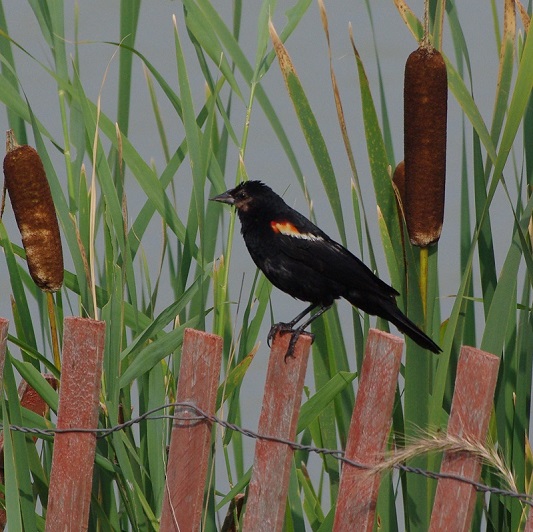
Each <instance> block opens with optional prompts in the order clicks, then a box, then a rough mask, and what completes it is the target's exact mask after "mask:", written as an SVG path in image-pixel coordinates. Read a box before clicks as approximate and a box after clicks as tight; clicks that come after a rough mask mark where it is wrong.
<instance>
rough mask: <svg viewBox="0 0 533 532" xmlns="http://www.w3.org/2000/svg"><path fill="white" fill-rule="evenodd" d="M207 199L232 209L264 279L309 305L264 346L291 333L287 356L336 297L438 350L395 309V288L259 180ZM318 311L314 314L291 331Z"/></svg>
mask: <svg viewBox="0 0 533 532" xmlns="http://www.w3.org/2000/svg"><path fill="white" fill-rule="evenodd" d="M211 199H212V200H213V201H220V202H222V203H227V204H229V205H234V206H235V207H236V209H237V214H238V215H239V219H240V221H241V233H242V236H243V238H244V242H245V243H246V247H247V248H248V251H249V252H250V255H251V256H252V259H253V261H254V262H255V264H256V265H257V267H258V268H259V269H260V270H261V271H262V272H263V273H264V274H265V276H266V277H267V279H268V280H269V281H270V282H271V283H272V284H273V285H274V286H276V287H278V288H279V289H280V290H282V291H283V292H286V293H287V294H289V295H291V296H292V297H295V298H297V299H301V300H302V301H308V302H309V303H311V304H310V305H309V307H307V308H306V309H305V310H304V311H303V312H302V313H301V314H298V316H296V318H294V319H293V320H292V321H290V322H289V323H277V324H275V325H274V326H273V327H272V328H271V330H270V333H269V335H268V340H269V342H270V340H271V339H272V338H273V337H274V335H275V334H276V333H277V332H278V331H281V332H291V333H292V338H291V341H290V343H289V349H288V351H287V354H286V357H287V356H292V354H293V351H294V346H295V345H296V341H297V340H298V337H299V336H300V335H301V334H302V333H305V334H308V333H306V332H305V328H306V327H307V326H308V325H309V324H310V323H311V322H312V321H314V320H315V319H316V318H318V316H320V315H321V314H323V313H324V312H325V311H326V310H328V309H329V308H330V307H331V306H332V305H333V303H334V301H335V300H336V299H338V298H340V297H343V298H344V299H346V300H348V301H349V302H350V303H351V304H352V305H354V306H355V307H358V308H360V309H361V310H363V311H365V312H367V313H368V314H372V315H377V316H380V317H381V318H384V319H386V320H388V321H390V322H391V323H393V324H394V325H396V327H397V328H398V329H399V330H400V331H402V332H403V333H405V334H407V336H409V337H411V338H412V339H413V340H414V341H415V342H416V343H417V344H418V345H420V346H422V347H424V348H425V349H429V350H430V351H432V352H433V353H440V352H441V349H440V347H439V346H438V345H437V344H436V343H435V342H434V341H433V340H432V339H431V338H429V336H427V335H426V334H425V333H423V332H422V331H421V330H420V329H419V328H418V327H417V326H416V325H415V324H414V323H413V322H412V321H411V320H410V319H409V318H407V316H405V315H404V314H403V313H402V311H401V310H400V309H399V308H398V306H397V304H396V296H398V295H399V294H398V292H397V291H396V290H395V289H394V288H392V287H391V286H389V285H388V284H387V283H384V282H383V281H382V280H381V279H379V278H378V277H377V276H376V275H374V273H373V272H372V271H371V270H370V269H369V268H368V267H367V266H365V264H364V263H363V262H361V261H360V260H359V259H358V258H357V257H356V256H355V255H353V254H352V253H350V252H349V251H348V250H347V249H346V248H345V247H343V246H341V245H340V244H338V243H337V242H335V241H334V240H332V239H331V238H330V237H329V236H328V235H326V233H324V232H323V231H322V230H320V229H319V228H318V227H317V226H316V225H315V224H313V223H312V222H311V221H309V220H308V219H307V218H306V217H305V216H303V215H301V214H300V213H299V212H297V211H295V210H294V209H292V208H291V207H289V206H288V205H287V204H286V203H285V202H284V201H283V199H282V198H281V197H280V196H278V195H277V194H276V193H275V192H274V191H273V190H272V189H271V188H269V187H268V186H267V185H265V184H264V183H262V182H261V181H246V182H243V183H241V184H240V185H238V186H237V187H236V188H234V189H231V190H228V191H226V192H224V193H223V194H220V195H218V196H215V197H214V198H211ZM317 307H318V310H317V311H316V312H315V314H313V315H311V316H310V317H309V318H308V319H307V320H306V321H304V322H303V323H302V324H301V325H300V326H299V327H297V328H294V327H295V325H296V324H297V323H298V322H300V321H301V320H302V319H303V318H304V317H305V316H306V314H308V313H310V312H312V311H313V310H314V309H316V308H317Z"/></svg>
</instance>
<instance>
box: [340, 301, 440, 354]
mask: <svg viewBox="0 0 533 532" xmlns="http://www.w3.org/2000/svg"><path fill="white" fill-rule="evenodd" d="M344 297H345V298H346V299H347V300H348V301H349V302H350V303H351V304H352V305H355V306H356V307H359V308H360V309H361V310H364V311H365V312H367V313H368V314H373V315H377V316H379V317H380V318H384V319H386V320H387V321H390V322H391V323H392V324H394V325H396V327H397V328H398V330H400V331H401V332H402V333H404V334H406V335H407V336H409V338H411V339H412V340H413V341H415V342H416V343H417V344H418V345H419V346H421V347H423V348H424V349H429V350H430V351H432V352H433V353H440V352H441V351H442V349H441V348H440V347H439V346H438V345H437V344H436V343H435V342H434V341H433V340H432V339H431V338H430V337H429V336H428V335H427V334H426V333H424V332H423V331H421V330H420V329H419V328H418V327H417V326H416V325H415V324H414V323H413V322H412V321H411V320H410V319H409V318H408V317H407V316H406V315H405V314H404V313H403V312H402V311H401V310H400V309H399V308H398V306H397V305H396V301H395V300H394V296H391V297H390V298H389V297H382V296H378V297H369V295H368V294H366V295H365V297H362V296H361V295H360V294H358V293H354V292H352V293H349V294H347V295H345V296H344Z"/></svg>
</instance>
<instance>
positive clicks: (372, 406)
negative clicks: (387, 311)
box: [333, 329, 404, 532]
mask: <svg viewBox="0 0 533 532" xmlns="http://www.w3.org/2000/svg"><path fill="white" fill-rule="evenodd" d="M403 345H404V342H403V340H402V339H401V338H398V337H397V336H393V335H392V334H388V333H385V332H383V331H378V330H376V329H370V331H369V333H368V339H367V342H366V348H365V357H364V359H363V366H362V368H361V375H360V377H359V388H358V390H357V398H356V400H355V407H354V410H353V414H352V421H351V424H350V432H349V434H348V441H347V443H346V452H345V457H346V458H348V459H350V460H353V461H355V462H359V463H364V464H369V465H371V464H375V463H377V462H379V461H380V459H381V456H382V455H383V452H384V450H385V445H386V443H387V436H388V434H389V431H390V426H391V415H392V408H393V405H394V396H395V394H396V386H397V381H398V372H399V370H400V362H401V359H402V351H403ZM379 482H380V475H378V474H373V475H370V474H369V473H368V471H367V470H364V469H358V468H355V467H352V466H349V465H346V464H344V465H343V466H342V475H341V482H340V486H339V496H338V498H337V508H336V510H335V520H334V522H333V530H335V531H336V532H341V531H347V532H348V531H350V532H351V531H353V530H355V528H354V527H355V525H357V527H356V528H357V530H358V531H362V532H364V531H372V530H373V528H374V520H375V513H376V500H377V496H378V491H379Z"/></svg>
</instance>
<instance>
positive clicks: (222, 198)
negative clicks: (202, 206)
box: [209, 190, 235, 205]
mask: <svg viewBox="0 0 533 532" xmlns="http://www.w3.org/2000/svg"><path fill="white" fill-rule="evenodd" d="M209 201H219V202H220V203H227V204H228V205H234V204H235V198H234V197H233V196H232V195H231V194H230V191H229V190H227V191H226V192H224V193H223V194H219V195H218V196H215V197H214V198H210V200H209Z"/></svg>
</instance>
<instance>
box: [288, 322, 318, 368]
mask: <svg viewBox="0 0 533 532" xmlns="http://www.w3.org/2000/svg"><path fill="white" fill-rule="evenodd" d="M285 332H288V331H285ZM302 334H305V335H306V336H309V337H310V338H311V343H313V342H314V341H315V335H314V334H313V333H310V332H307V331H304V330H303V329H294V330H293V331H292V335H291V339H290V341H289V347H288V348H287V352H286V353H285V364H286V363H287V359H288V358H294V348H295V347H296V343H297V342H298V338H300V336H301V335H302Z"/></svg>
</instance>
